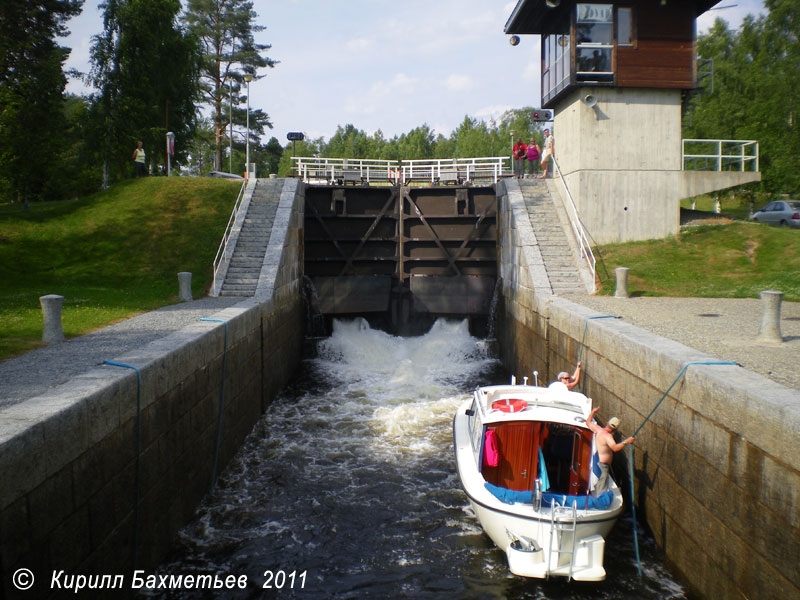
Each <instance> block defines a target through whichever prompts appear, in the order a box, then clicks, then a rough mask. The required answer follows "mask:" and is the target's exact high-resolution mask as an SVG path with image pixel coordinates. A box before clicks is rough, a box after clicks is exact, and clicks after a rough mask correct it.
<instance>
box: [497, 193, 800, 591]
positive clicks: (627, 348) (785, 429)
mask: <svg viewBox="0 0 800 600" xmlns="http://www.w3.org/2000/svg"><path fill="white" fill-rule="evenodd" d="M520 200H521V199H520V198H516V197H515V194H506V195H504V196H502V197H501V198H500V203H501V210H500V222H501V227H502V228H501V231H500V235H501V237H502V239H503V248H502V249H501V258H500V260H501V276H502V278H503V285H502V290H503V296H504V298H503V302H502V310H501V311H500V315H499V319H500V322H499V323H498V327H497V330H498V331H499V332H500V339H499V340H498V341H499V345H500V348H501V354H502V356H503V360H504V362H505V364H506V367H507V368H509V370H511V371H512V372H513V373H516V374H517V376H518V377H522V376H524V375H528V376H530V373H531V371H532V370H534V369H536V370H538V371H539V374H540V381H544V382H545V383H547V382H549V381H551V380H552V379H553V377H554V375H555V373H557V372H558V371H561V370H567V371H570V372H571V371H572V369H574V367H575V363H576V362H577V360H578V359H579V357H580V359H581V360H582V361H583V363H584V374H583V379H584V381H583V390H584V391H585V393H586V394H587V395H588V396H590V397H591V398H593V401H594V405H595V406H600V407H601V410H600V415H599V416H600V417H602V419H603V421H605V420H606V419H608V418H609V417H611V416H612V415H618V416H619V417H620V418H621V419H622V426H621V435H623V436H628V435H631V434H633V433H634V431H635V430H636V429H637V428H638V427H639V426H640V425H641V424H642V423H643V422H644V421H645V418H646V417H647V415H648V414H649V413H650V412H651V410H652V409H653V408H654V407H655V406H656V404H657V403H658V402H659V400H660V399H661V398H662V396H663V394H664V393H665V392H666V390H667V389H668V388H669V387H670V385H672V383H673V382H674V381H675V379H676V377H677V375H678V374H679V373H680V371H681V369H682V368H683V367H684V366H685V365H686V364H687V363H689V362H694V361H711V360H716V359H714V358H712V357H710V356H708V355H705V354H703V353H701V352H699V351H697V350H694V349H692V348H688V347H686V346H683V345H682V344H679V343H677V342H673V341H671V340H667V339H664V338H661V337H659V336H656V335H653V334H651V333H649V332H647V331H645V330H642V329H640V328H638V327H635V326H633V325H630V324H628V323H625V322H623V321H620V320H618V319H592V317H597V316H602V315H598V313H596V312H594V311H592V310H590V309H587V308H585V307H582V306H579V305H577V304H574V303H572V302H569V301H567V300H565V299H562V298H557V297H555V296H552V295H551V294H548V293H546V291H545V289H544V286H542V285H541V283H537V280H538V279H539V278H540V276H541V270H540V267H539V264H538V263H537V255H536V253H537V246H536V242H535V238H534V237H532V232H531V233H528V230H529V229H530V223H529V221H528V220H527V214H526V213H523V211H521V210H520V204H519V202H520ZM797 431H800V392H798V391H796V390H792V389H789V388H785V387H783V386H780V385H778V384H776V383H774V382H772V381H770V380H768V379H766V378H764V377H762V376H760V375H756V374H754V373H752V372H749V371H746V370H744V369H742V368H740V367H738V366H719V365H715V366H700V365H697V366H691V367H689V368H688V369H687V371H686V375H685V377H684V378H683V379H682V380H681V381H679V382H678V384H676V385H675V387H673V388H672V391H671V392H670V395H669V396H668V397H667V398H666V399H665V400H664V402H663V403H662V404H661V405H660V407H659V408H658V409H657V410H656V412H655V413H654V414H653V417H652V418H651V419H650V420H649V421H648V422H647V423H646V424H645V426H644V428H643V429H642V430H641V432H640V433H639V435H638V436H637V439H636V443H635V453H634V463H635V473H636V476H635V489H636V498H637V507H638V511H637V515H639V516H641V517H642V518H643V519H645V520H646V522H647V524H648V525H649V527H650V529H651V530H652V532H653V534H654V535H655V538H656V540H657V541H658V543H659V544H660V545H661V546H662V548H663V549H664V551H665V553H666V557H667V560H668V562H669V563H670V564H671V566H673V567H674V568H675V570H676V572H677V574H678V575H679V576H680V577H681V578H682V579H684V580H685V582H686V583H687V584H688V585H689V586H690V588H691V589H692V590H693V591H694V592H695V593H696V594H698V595H699V596H701V597H704V598H714V599H717V598H731V599H733V598H736V599H740V598H799V597H800V570H798V568H797V565H798V564H800V438H798V435H797ZM617 458H618V459H622V458H623V456H621V455H618V456H617ZM621 467H622V468H618V469H616V472H617V474H618V475H619V476H620V477H618V479H624V478H625V477H626V475H625V474H626V473H627V471H626V469H625V466H624V465H622V466H621ZM623 483H624V481H623ZM626 498H627V497H626Z"/></svg>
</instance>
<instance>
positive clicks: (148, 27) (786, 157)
mask: <svg viewBox="0 0 800 600" xmlns="http://www.w3.org/2000/svg"><path fill="white" fill-rule="evenodd" d="M83 2H84V0H13V1H8V2H1V3H0V202H8V201H18V202H29V201H36V200H55V199H61V198H71V197H75V196H81V195H84V194H88V193H91V192H94V191H96V190H97V189H99V188H101V187H103V186H107V185H110V184H112V183H113V182H115V181H119V180H121V179H124V178H127V177H130V176H132V174H133V167H132V161H131V153H132V151H133V148H135V147H136V143H137V141H142V142H144V146H145V148H146V150H147V158H148V163H149V167H150V170H151V171H152V172H155V173H157V172H161V171H162V170H163V167H164V165H165V163H166V161H167V147H166V139H165V138H166V133H167V132H168V131H172V132H174V134H175V145H174V149H175V152H174V155H173V156H171V157H170V161H171V163H172V165H173V166H174V167H175V168H177V169H178V170H179V171H180V172H181V173H186V174H196V175H199V174H204V173H206V172H208V171H211V170H220V171H229V170H230V171H232V172H234V173H242V172H244V170H245V166H244V162H245V156H244V155H245V146H246V142H247V140H246V135H247V130H246V128H245V120H246V109H245V103H246V97H245V96H244V90H245V88H246V86H247V81H248V80H251V81H252V80H253V79H258V78H260V77H263V76H264V75H265V73H266V71H267V70H268V69H270V68H272V67H274V66H275V65H276V61H274V60H272V59H271V58H269V56H268V52H269V50H270V46H269V45H265V44H257V43H256V42H255V39H254V35H255V33H257V32H260V31H262V30H263V29H264V27H263V26H261V25H258V24H257V18H258V15H257V13H256V12H255V11H254V9H253V6H254V3H253V2H252V0H184V3H183V5H182V3H181V0H104V1H103V3H102V4H101V5H100V8H101V9H102V11H103V29H102V31H101V32H99V33H98V34H97V35H95V36H94V37H93V38H92V48H91V70H90V72H89V73H83V74H77V73H66V72H65V70H64V64H65V62H66V59H67V57H68V55H69V49H67V48H64V47H61V46H60V45H59V43H58V42H59V38H63V37H64V36H65V35H66V33H67V25H68V21H69V19H71V18H72V17H74V16H76V15H77V14H79V13H80V11H81V9H82V6H83ZM765 8H766V10H767V14H766V15H764V16H761V17H758V18H754V17H748V18H747V19H745V21H744V23H743V25H742V26H741V28H740V29H738V30H735V31H734V30H730V29H729V28H728V26H727V24H726V23H725V22H724V21H721V20H718V21H717V22H716V23H715V24H714V26H713V27H712V29H711V30H710V31H709V32H708V33H707V34H705V35H701V36H700V37H699V39H698V44H697V47H698V55H699V56H700V57H701V58H702V59H704V60H705V61H707V63H708V64H711V65H713V69H712V70H711V72H712V73H713V76H712V77H710V78H706V79H704V81H703V85H702V86H701V88H700V89H699V90H695V91H694V92H692V93H689V94H687V97H686V102H685V112H684V127H683V129H684V131H683V135H684V137H686V138H711V139H719V138H721V139H740V140H741V139H754V140H757V141H759V143H760V159H761V160H760V170H761V172H762V174H763V181H762V183H761V184H760V186H761V188H762V190H764V191H772V192H795V191H797V190H798V187H800V185H799V184H800V170H798V169H797V167H796V165H797V159H796V157H797V156H798V150H800V136H799V135H798V128H797V119H798V118H799V117H800V116H799V115H798V94H800V92H798V91H797V90H798V89H800V85H799V84H800V82H799V81H798V79H800V69H798V67H797V65H798V64H800V42H798V40H799V39H800V31H798V29H800V25H799V24H798V19H797V18H796V15H797V14H800V0H765ZM67 76H78V77H82V78H83V80H84V81H85V82H86V83H87V84H90V85H91V86H92V88H93V89H94V90H95V91H94V92H92V93H90V94H88V95H86V96H75V95H68V94H65V89H66V81H67ZM529 112H530V109H529V108H519V109H514V110H509V111H508V112H506V113H505V114H503V115H502V116H501V117H499V118H498V119H496V120H490V121H488V122H487V121H483V120H478V119H475V118H472V117H470V116H468V115H467V116H465V117H464V119H463V121H462V122H461V123H460V124H459V126H458V127H457V128H456V129H455V130H453V131H452V132H451V133H450V134H449V135H444V134H442V133H440V132H435V131H433V130H432V129H431V128H430V127H429V126H428V125H427V124H423V125H421V126H419V127H416V128H414V129H412V130H411V131H409V132H408V133H404V134H401V135H395V136H393V137H391V138H387V137H386V136H385V135H384V134H383V133H382V132H381V131H380V130H379V131H376V132H374V133H367V132H365V131H363V130H360V129H358V128H357V127H356V126H355V125H353V124H347V125H344V126H342V125H340V126H338V127H337V129H336V132H335V133H334V135H333V136H331V138H330V139H329V140H327V141H326V140H325V139H324V138H318V139H306V140H303V141H301V142H297V143H296V144H293V143H292V142H288V143H283V144H282V143H281V142H280V141H279V140H277V139H276V138H275V137H270V138H269V140H268V141H267V142H266V143H263V141H262V138H264V137H265V132H266V131H267V130H268V129H270V128H271V127H272V124H271V122H270V118H269V115H268V114H267V113H265V112H264V111H263V110H261V109H251V111H250V148H251V161H252V162H255V163H256V165H257V172H258V173H259V174H260V175H261V174H267V173H278V174H279V175H287V174H289V173H290V172H291V163H292V161H291V157H292V155H293V154H296V155H298V156H323V157H352V158H378V159H387V160H396V159H403V158H453V157H468V156H506V155H508V154H509V153H510V148H511V145H512V143H513V141H514V140H515V139H516V138H518V137H519V138H521V139H522V140H523V141H526V142H527V141H529V140H530V139H531V137H536V139H537V140H538V141H539V142H541V133H540V127H539V126H538V124H537V125H534V124H533V123H532V122H531V120H530V115H529ZM512 132H513V133H512Z"/></svg>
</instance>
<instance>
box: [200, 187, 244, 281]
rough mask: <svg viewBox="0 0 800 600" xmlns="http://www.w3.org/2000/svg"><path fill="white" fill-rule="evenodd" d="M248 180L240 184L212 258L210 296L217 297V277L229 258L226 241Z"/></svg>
mask: <svg viewBox="0 0 800 600" xmlns="http://www.w3.org/2000/svg"><path fill="white" fill-rule="evenodd" d="M248 181H249V180H248V179H245V180H244V181H243V182H242V187H241V189H240V190H239V195H238V196H237V197H236V202H235V203H234V205H233V210H232V211H231V216H230V218H229V219H228V224H227V225H226V226H225V233H223V234H222V241H221V242H220V243H219V248H218V249H217V254H216V256H214V261H213V263H212V268H213V269H214V279H213V281H212V283H211V291H210V292H209V295H210V296H218V295H219V289H217V275H218V274H219V271H220V269H221V267H222V265H223V264H225V261H224V260H223V259H225V258H226V257H227V260H228V261H230V256H228V241H229V240H230V238H231V233H232V232H233V225H234V223H235V222H236V213H238V212H239V207H240V206H241V204H242V199H243V198H244V191H245V188H246V187H247V182H248ZM219 287H222V281H219Z"/></svg>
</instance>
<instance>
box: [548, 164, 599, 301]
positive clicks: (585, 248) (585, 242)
mask: <svg viewBox="0 0 800 600" xmlns="http://www.w3.org/2000/svg"><path fill="white" fill-rule="evenodd" d="M552 158H553V164H554V165H555V167H556V172H557V173H558V177H559V178H560V179H561V184H562V185H563V186H564V192H565V193H566V197H567V200H569V207H568V208H569V209H571V211H570V210H567V217H568V218H569V222H570V225H572V232H573V233H574V234H575V239H576V240H577V242H578V246H579V248H580V253H581V258H583V260H584V261H585V262H586V266H587V267H589V272H590V274H591V276H592V289H591V293H594V292H595V279H596V275H595V272H596V270H597V260H596V259H595V257H594V253H593V252H592V246H591V244H590V243H589V238H588V237H587V236H586V232H585V231H584V230H583V223H581V217H580V215H579V214H578V209H577V207H576V206H575V201H574V200H573V199H572V194H571V193H570V191H569V187H567V181H566V180H565V179H564V175H563V174H562V173H561V167H559V166H558V162H557V161H556V157H555V156H553V157H552Z"/></svg>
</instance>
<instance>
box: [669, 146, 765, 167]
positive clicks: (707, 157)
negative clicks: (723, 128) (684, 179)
mask: <svg viewBox="0 0 800 600" xmlns="http://www.w3.org/2000/svg"><path fill="white" fill-rule="evenodd" d="M688 150H692V152H689V151H688ZM681 166H682V169H683V170H684V171H755V172H757V171H758V142H757V141H755V140H682V144H681Z"/></svg>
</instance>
